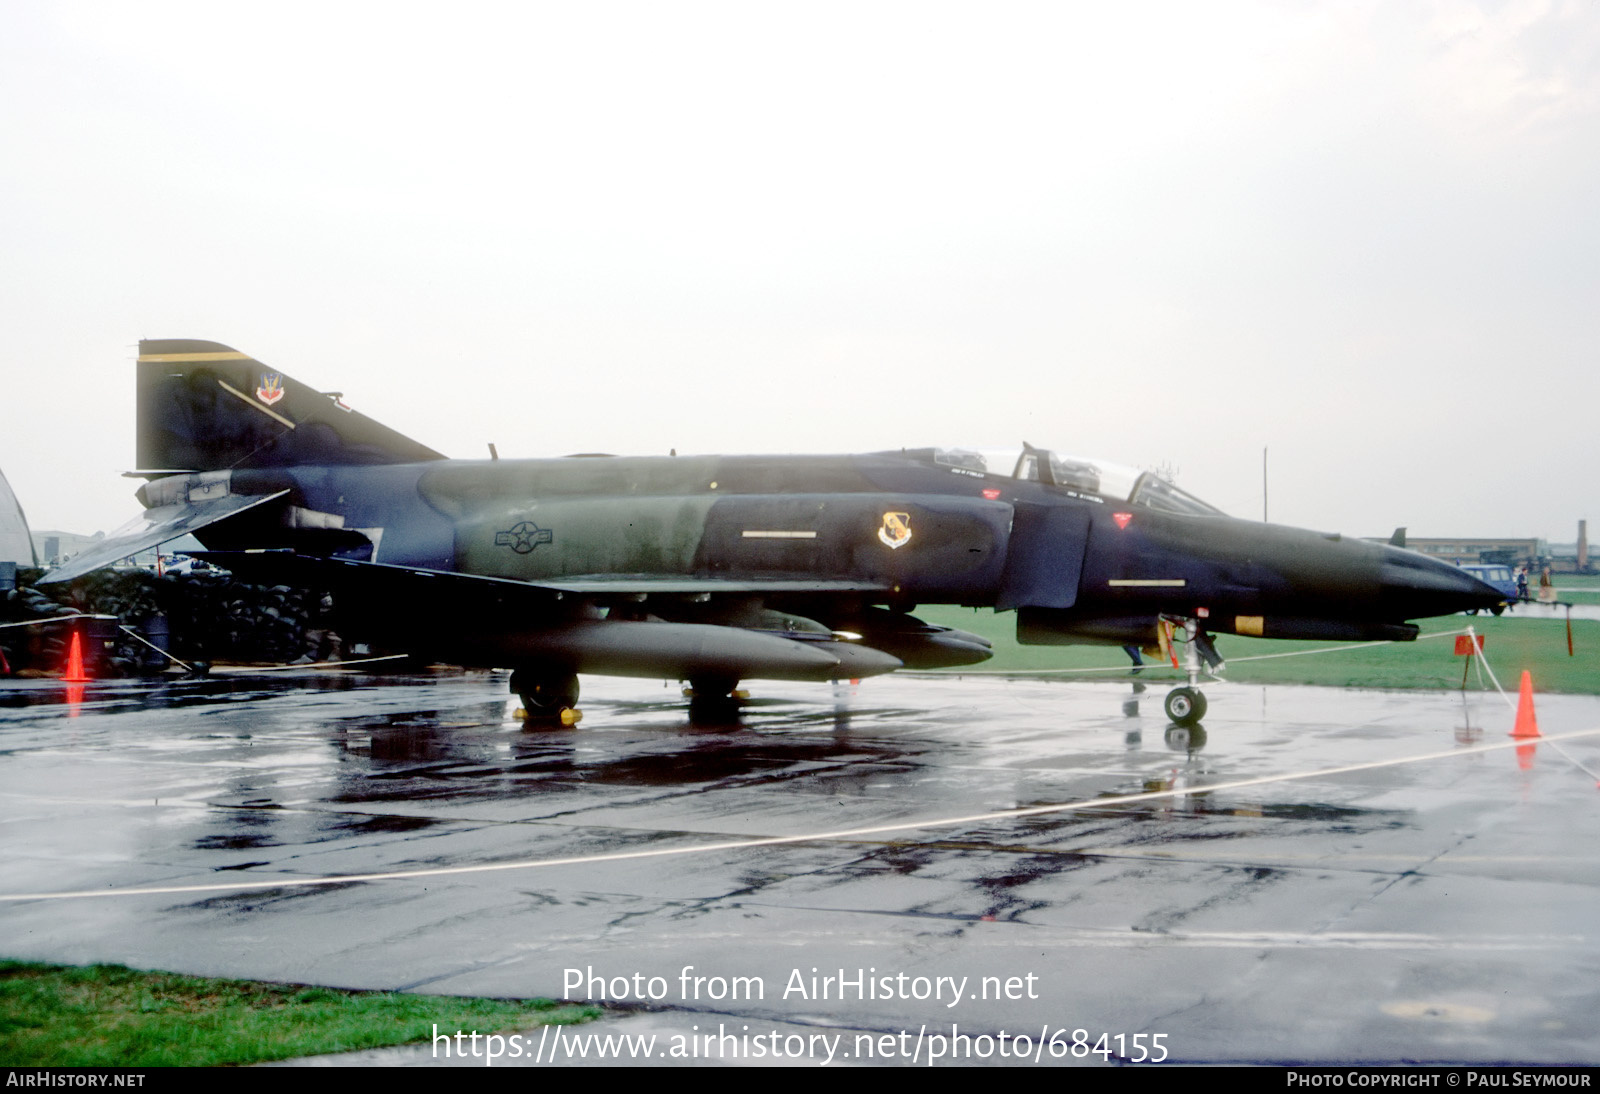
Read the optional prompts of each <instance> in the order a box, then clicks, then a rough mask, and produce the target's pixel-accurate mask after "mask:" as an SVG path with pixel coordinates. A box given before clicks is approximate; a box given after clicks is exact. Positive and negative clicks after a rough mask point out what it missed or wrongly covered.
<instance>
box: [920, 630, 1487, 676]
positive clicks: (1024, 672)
mask: <svg viewBox="0 0 1600 1094" xmlns="http://www.w3.org/2000/svg"><path fill="white" fill-rule="evenodd" d="M1467 630H1471V628H1470V627H1469V628H1467ZM1466 633H1467V631H1462V630H1454V631H1434V632H1433V633H1432V634H1419V635H1417V637H1416V638H1414V639H1411V641H1413V642H1420V641H1422V640H1423V639H1425V638H1449V637H1450V636H1452V635H1458V634H1466ZM1395 642H1396V640H1395V639H1393V638H1384V639H1381V640H1379V641H1377V642H1352V643H1347V644H1346V645H1343V646H1322V647H1320V648H1318V649H1314V650H1288V651H1286V652H1284V653H1256V654H1251V655H1250V656H1249V657H1228V658H1225V659H1224V661H1225V663H1226V664H1229V665H1232V664H1238V663H1240V662H1244V661H1268V660H1271V659H1272V658H1274V657H1306V656H1309V655H1311V654H1314V653H1345V652H1347V651H1349V650H1364V649H1371V648H1372V647H1374V646H1392V645H1394V644H1395ZM1136 668H1137V669H1154V670H1156V671H1167V672H1179V673H1181V672H1183V671H1184V670H1182V669H1174V668H1173V667H1172V666H1171V665H1168V664H1165V663H1163V662H1160V661H1151V662H1149V663H1148V664H1143V665H1113V666H1111V667H1109V668H1102V667H1097V668H1087V669H941V670H939V671H938V672H937V673H932V674H931V675H937V676H952V675H954V676H1053V675H1056V674H1061V673H1084V672H1132V671H1133V670H1134V669H1136ZM899 675H901V676H911V675H916V674H914V673H900V674H899Z"/></svg>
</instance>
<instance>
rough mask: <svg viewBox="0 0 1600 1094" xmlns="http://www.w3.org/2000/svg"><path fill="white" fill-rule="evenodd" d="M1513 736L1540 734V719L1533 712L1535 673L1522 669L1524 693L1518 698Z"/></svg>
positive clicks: (1535, 735) (1534, 735)
mask: <svg viewBox="0 0 1600 1094" xmlns="http://www.w3.org/2000/svg"><path fill="white" fill-rule="evenodd" d="M1511 735H1512V736H1513V737H1537V736H1539V719H1538V718H1537V717H1535V716H1534V713H1533V674H1532V673H1530V672H1529V671H1528V670H1527V669H1523V670H1522V695H1521V696H1520V697H1519V698H1518V700H1517V728H1515V729H1513V730H1512V731H1511Z"/></svg>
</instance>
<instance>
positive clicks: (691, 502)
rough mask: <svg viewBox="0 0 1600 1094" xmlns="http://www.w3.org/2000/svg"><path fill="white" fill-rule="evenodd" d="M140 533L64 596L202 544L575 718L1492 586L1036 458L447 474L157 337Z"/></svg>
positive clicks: (385, 639) (955, 456) (658, 464)
mask: <svg viewBox="0 0 1600 1094" xmlns="http://www.w3.org/2000/svg"><path fill="white" fill-rule="evenodd" d="M137 393H138V436H137V447H138V453H137V466H138V467H139V468H140V469H141V470H139V471H136V472H134V474H135V475H137V476H142V477H144V478H145V479H147V480H148V481H147V482H146V483H145V484H144V485H143V486H142V487H140V489H139V491H138V498H139V501H140V502H141V503H142V504H143V505H144V506H145V513H144V515H143V516H142V517H141V518H139V519H137V520H135V521H133V522H131V523H130V524H129V525H127V526H125V527H124V528H121V529H118V531H117V532H115V533H113V534H112V536H111V537H109V539H108V541H107V542H106V543H105V544H104V545H103V546H101V547H100V548H99V549H97V550H95V551H92V552H85V554H83V555H81V556H79V558H78V559H76V560H74V562H73V563H71V564H69V565H68V566H66V567H64V568H62V569H59V570H57V571H55V572H54V573H53V574H51V575H50V577H49V578H48V580H51V581H69V580H71V579H73V578H75V577H78V576H80V575H82V574H85V573H87V572H89V571H90V570H93V569H96V568H98V567H99V566H102V565H105V564H107V563H109V562H112V561H114V560H116V559H118V558H122V557H125V556H127V555H129V554H132V553H134V552H135V551H138V550H143V549H146V548H148V547H151V546H154V545H157V544H159V543H162V542H165V541H166V540H169V539H173V538H176V537H177V536H180V535H183V534H185V533H193V534H195V535H196V536H197V537H198V538H199V539H200V541H201V542H202V543H204V544H205V545H206V547H207V548H208V549H209V552H210V553H209V554H208V556H207V557H208V558H210V560H211V561H213V562H215V563H218V564H220V565H222V566H224V567H226V568H227V569H229V570H232V571H233V572H234V573H235V574H236V575H238V576H240V577H242V578H245V579H255V580H263V581H271V582H272V583H274V584H277V583H284V584H299V585H303V586H307V587H311V588H316V589H324V590H331V591H332V592H333V595H334V597H335V602H336V603H337V604H338V605H339V610H340V612H341V616H342V618H343V619H344V621H345V622H344V629H345V630H346V631H347V632H353V633H349V634H348V635H347V636H348V637H350V638H351V639H353V640H361V639H362V638H363V637H366V638H370V639H376V640H378V641H381V643H382V645H384V646H385V647H387V648H390V649H397V650H403V651H406V652H408V653H411V654H414V655H416V656H419V657H426V658H430V659H435V660H440V661H447V662H450V663H455V664H461V665H471V666H482V667H501V668H510V669H512V675H511V689H512V691H513V692H515V693H517V694H518V695H519V696H520V697H521V699H522V702H523V706H524V708H525V709H526V711H527V712H528V713H529V714H530V716H532V717H535V718H559V719H561V720H563V721H565V722H567V723H568V724H571V722H572V721H573V720H574V719H575V713H574V712H575V709H576V705H577V701H578V676H579V675H580V674H584V673H594V674H601V675H608V674H609V675H621V676H644V677H652V678H660V679H669V680H682V681H686V682H687V683H688V685H689V694H690V695H691V696H692V697H693V698H694V699H696V700H698V701H700V702H719V701H720V702H727V701H729V699H730V696H734V695H735V694H736V690H735V689H736V688H737V687H738V685H739V682H740V681H742V680H747V679H777V680H814V681H828V680H835V679H841V678H858V677H867V676H872V675H875V674H879V673H886V672H892V671H894V670H896V669H899V668H902V667H910V668H917V669H923V668H935V667H948V666H957V665H967V664H975V663H977V662H981V661H983V660H985V659H987V658H988V657H989V656H990V652H991V651H990V648H989V643H988V641H987V640H986V639H984V638H982V637H980V636H978V635H975V634H970V633H967V632H964V631H960V630H954V629H951V628H948V627H941V626H933V625H930V624H927V623H925V622H923V621H922V620H920V619H918V618H917V617H916V616H915V615H913V614H912V612H913V611H914V610H915V609H916V607H917V606H918V605H920V604H958V605H964V606H971V607H976V608H990V609H993V610H994V611H997V612H1008V611H1014V612H1015V613H1016V620H1017V637H1018V639H1019V641H1021V642H1023V643H1026V644H1043V645H1056V644H1071V643H1101V644H1106V645H1112V646H1124V647H1128V646H1135V647H1158V648H1161V649H1162V650H1163V651H1164V652H1165V651H1167V650H1173V651H1176V650H1182V652H1183V656H1184V662H1185V668H1186V669H1187V672H1188V678H1189V679H1188V684H1187V686H1183V687H1178V688H1175V689H1173V691H1172V692H1171V693H1170V694H1169V695H1168V696H1167V701H1166V712H1167V714H1168V716H1169V717H1170V718H1171V719H1172V720H1173V721H1174V722H1176V723H1179V724H1185V725H1187V724H1195V723H1197V722H1198V721H1199V720H1200V718H1201V717H1202V716H1203V715H1204V713H1205V710H1206V702H1205V696H1204V695H1203V694H1202V693H1201V692H1200V691H1199V689H1198V687H1197V685H1198V682H1199V676H1200V674H1201V672H1202V670H1203V668H1204V667H1206V666H1210V667H1211V668H1213V669H1215V668H1216V667H1218V666H1220V664H1221V659H1220V658H1219V657H1218V655H1217V653H1216V648H1215V645H1214V642H1213V636H1214V635H1218V634H1244V635H1254V636H1259V637H1267V638H1316V639H1326V640H1372V639H1398V640H1408V639H1412V638H1415V637H1416V635H1417V630H1418V628H1417V627H1416V626H1415V624H1414V623H1412V622H1411V621H1412V620H1415V619H1420V618H1424V617H1427V616H1436V615H1447V614H1451V613H1454V612H1458V611H1462V610H1468V609H1472V608H1483V607H1491V606H1492V605H1494V604H1498V603H1499V602H1500V600H1501V595H1500V593H1499V592H1498V591H1497V590H1495V589H1493V588H1491V587H1490V586H1488V585H1485V584H1484V583H1483V582H1481V581H1478V580H1477V579H1476V578H1474V577H1472V576H1470V575H1468V574H1466V573H1463V572H1462V571H1461V570H1459V569H1457V568H1455V567H1453V566H1449V565H1446V564H1443V563H1440V562H1437V561H1435V560H1432V559H1429V558H1426V557H1424V556H1422V555H1420V554H1416V553H1413V552H1410V551H1406V550H1403V549H1400V548H1398V547H1394V546H1390V545H1385V544H1377V543H1371V542H1367V541H1364V540H1360V539H1347V538H1344V537H1342V536H1339V535H1336V534H1323V533H1320V532H1312V531H1305V530H1302V529H1298V528H1288V527H1283V526H1279V525H1272V524H1263V523H1258V522H1255V521H1246V520H1239V519H1235V518H1232V517H1229V516H1226V515H1225V514H1223V513H1222V512H1220V511H1219V510H1217V509H1216V508H1214V507H1212V506H1210V505H1208V504H1206V503H1205V502H1203V501H1201V500H1200V499H1198V498H1196V497H1194V496H1193V495H1191V494H1188V493H1186V492H1184V491H1183V490H1181V489H1179V488H1178V487H1177V486H1175V485H1173V484H1172V483H1170V482H1168V481H1166V480H1165V479H1164V478H1162V477H1160V476H1158V475H1156V474H1153V473H1150V472H1143V473H1141V472H1138V471H1135V470H1132V469H1128V468H1124V467H1119V466H1117V465H1114V464H1109V463H1105V462H1101V461H1097V460H1089V459H1079V458H1075V457H1068V456H1064V455H1060V454H1057V453H1056V452H1054V451H1051V450H1049V449H1044V448H1037V447H1034V446H1032V445H1029V444H1023V445H1022V446H1021V447H1020V449H1019V450H1015V451H1011V452H1006V453H994V452H985V451H977V450H970V449H959V448H911V449H901V450H899V451H889V452H870V453H866V454H861V455H840V456H815V455H799V456H793V455H792V456H662V457H620V456H572V457H565V458H560V459H535V460H509V459H507V460H500V459H488V460H456V459H446V458H445V457H444V456H442V455H441V454H440V453H438V452H435V451H434V450H433V449H431V448H428V447H427V446H425V445H422V444H419V443H418V442H416V441H414V440H411V439H410V438H408V437H405V436H403V435H401V434H400V433H398V432H396V431H394V430H392V429H390V428H388V427H387V426H384V425H382V424H380V423H378V422H376V421H374V420H372V419H370V418H368V417H366V416H365V415H362V414H360V413H359V412H357V411H354V410H352V409H350V408H349V407H348V406H346V405H345V403H344V402H343V401H342V399H341V398H340V397H339V395H337V394H332V393H326V392H319V391H317V390H316V389H314V388H311V387H308V386H307V385H305V384H303V383H301V382H299V381H297V380H295V379H293V378H291V377H289V376H287V375H285V374H283V373H281V372H278V371H276V370H275V369H272V368H269V367H268V366H266V365H264V364H262V363H261V362H259V361H257V360H255V359H254V358H252V357H250V356H248V355H247V354H244V353H241V352H239V351H237V350H235V349H232V348H231V347H229V346H225V345H222V344H220V343H217V342H206V341H195V340H159V341H144V342H141V343H140V346H139V360H138V382H137Z"/></svg>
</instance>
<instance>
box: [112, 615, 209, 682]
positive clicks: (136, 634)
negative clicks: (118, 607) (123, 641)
mask: <svg viewBox="0 0 1600 1094" xmlns="http://www.w3.org/2000/svg"><path fill="white" fill-rule="evenodd" d="M120 629H121V630H122V632H123V633H124V634H126V635H127V636H128V637H129V638H132V639H133V640H134V641H136V642H144V644H145V645H147V646H149V647H150V648H151V649H153V650H155V651H156V652H157V653H159V654H160V655H161V656H162V657H165V658H168V659H169V660H171V661H173V662H175V663H176V664H179V665H182V666H183V667H184V668H186V669H188V670H189V671H190V672H193V671H194V666H193V665H191V664H189V662H187V661H181V660H179V659H178V658H176V657H174V656H173V655H172V654H170V653H168V652H167V651H166V650H164V649H162V648H161V647H160V646H158V645H156V644H155V643H154V642H149V641H146V640H145V638H144V636H143V635H141V634H140V633H139V632H138V631H136V630H134V629H133V628H132V627H129V626H126V625H124V626H122V627H121V628H120Z"/></svg>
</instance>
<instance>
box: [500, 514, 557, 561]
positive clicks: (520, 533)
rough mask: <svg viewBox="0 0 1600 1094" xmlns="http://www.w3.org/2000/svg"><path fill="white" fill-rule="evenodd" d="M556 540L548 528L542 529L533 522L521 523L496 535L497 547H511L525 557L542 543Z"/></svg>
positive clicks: (525, 521)
mask: <svg viewBox="0 0 1600 1094" xmlns="http://www.w3.org/2000/svg"><path fill="white" fill-rule="evenodd" d="M555 538H556V536H555V533H554V532H552V531H551V530H550V529H548V528H540V527H539V526H538V525H537V524H535V523H533V521H531V520H524V521H520V522H518V523H516V524H513V525H512V526H511V527H510V528H507V529H506V530H505V531H504V532H496V533H495V534H494V545H495V546H496V547H509V548H511V549H512V550H513V551H515V552H517V554H519V555H525V554H527V553H528V552H530V551H532V550H533V549H534V548H535V547H537V546H539V544H541V543H550V542H552V541H553V540H554V539H555Z"/></svg>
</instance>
